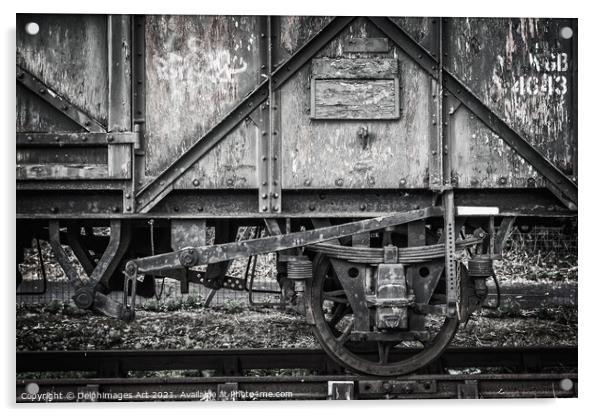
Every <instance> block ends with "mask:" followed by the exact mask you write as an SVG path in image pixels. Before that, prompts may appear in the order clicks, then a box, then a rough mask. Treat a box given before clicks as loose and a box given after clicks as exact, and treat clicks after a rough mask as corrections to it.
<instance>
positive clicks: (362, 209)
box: [360, 203, 366, 211]
mask: <svg viewBox="0 0 602 417" xmlns="http://www.w3.org/2000/svg"><path fill="white" fill-rule="evenodd" d="M360 210H361V211H364V210H366V205H365V204H363V203H362V204H360Z"/></svg>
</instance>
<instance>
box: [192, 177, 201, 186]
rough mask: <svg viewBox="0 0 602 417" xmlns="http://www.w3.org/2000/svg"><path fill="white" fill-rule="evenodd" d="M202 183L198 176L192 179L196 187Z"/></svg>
mask: <svg viewBox="0 0 602 417" xmlns="http://www.w3.org/2000/svg"><path fill="white" fill-rule="evenodd" d="M200 183H201V182H200V181H199V180H197V179H196V178H195V179H193V180H192V185H194V186H195V187H198V186H199V184H200Z"/></svg>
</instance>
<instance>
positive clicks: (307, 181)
mask: <svg viewBox="0 0 602 417" xmlns="http://www.w3.org/2000/svg"><path fill="white" fill-rule="evenodd" d="M303 184H305V185H306V186H307V187H309V186H310V185H311V180H310V179H306V180H305V181H303Z"/></svg>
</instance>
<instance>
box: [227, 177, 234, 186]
mask: <svg viewBox="0 0 602 417" xmlns="http://www.w3.org/2000/svg"><path fill="white" fill-rule="evenodd" d="M226 184H228V185H229V186H232V185H234V180H233V179H232V178H229V179H228V180H227V181H226Z"/></svg>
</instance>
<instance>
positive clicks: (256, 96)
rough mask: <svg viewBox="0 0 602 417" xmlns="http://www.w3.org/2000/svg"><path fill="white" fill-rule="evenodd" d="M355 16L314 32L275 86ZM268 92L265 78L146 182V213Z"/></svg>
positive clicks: (278, 73) (140, 202) (276, 75)
mask: <svg viewBox="0 0 602 417" xmlns="http://www.w3.org/2000/svg"><path fill="white" fill-rule="evenodd" d="M354 19H355V17H335V18H334V19H332V20H331V21H330V22H329V23H328V24H327V25H326V26H325V27H324V28H323V29H322V30H321V31H320V32H318V33H317V34H316V35H315V36H313V37H312V38H311V39H310V40H309V41H307V42H306V43H305V45H303V46H302V47H301V48H300V49H299V50H298V51H297V52H295V53H294V54H293V55H292V56H291V57H290V58H288V59H287V60H286V61H285V62H284V63H282V64H281V65H280V66H279V67H278V68H276V69H275V70H274V71H273V72H272V73H271V74H270V77H269V78H271V81H272V89H273V90H274V89H278V88H280V87H282V85H284V83H285V82H286V81H287V80H289V79H290V78H291V77H292V76H293V75H295V74H296V73H297V71H299V70H300V69H301V67H303V66H304V65H305V64H307V63H308V62H309V60H310V59H311V57H312V56H314V55H315V54H316V53H318V51H320V49H322V48H323V47H324V46H326V45H327V44H328V42H330V41H331V40H332V39H334V37H335V36H336V35H338V34H339V33H340V32H341V31H342V30H343V29H344V28H345V27H347V26H348V25H349V24H350V23H351V22H352V21H353V20H354ZM268 94H269V79H268V80H265V81H264V82H262V83H261V84H260V85H259V86H257V87H256V88H255V90H253V91H252V92H251V93H250V94H249V95H247V96H246V97H245V98H244V99H243V100H242V101H241V102H240V103H239V104H238V105H236V107H234V109H233V110H232V111H231V112H230V113H228V114H227V115H226V116H225V117H224V118H223V119H222V120H220V121H219V122H218V123H217V124H216V125H215V126H214V127H213V128H212V129H210V130H209V131H208V132H207V133H206V134H205V135H204V136H203V137H202V138H200V139H199V140H198V141H197V142H195V143H194V144H193V145H192V146H191V147H190V148H189V149H188V150H187V151H185V152H184V154H182V156H180V157H179V158H178V159H177V160H176V161H174V162H173V163H172V164H171V165H170V166H169V167H168V168H167V169H165V171H163V172H162V173H161V174H159V175H158V176H157V178H155V179H154V180H153V181H151V182H150V183H149V184H147V185H146V186H145V187H144V188H142V189H141V190H140V192H139V193H138V194H137V196H136V202H137V206H138V210H139V211H140V212H141V213H147V212H148V211H149V210H151V209H152V208H153V207H154V206H155V205H156V204H157V203H158V202H159V201H160V200H161V199H162V198H163V197H164V196H166V195H167V194H168V193H169V192H170V191H171V190H172V189H173V184H174V182H175V181H176V180H177V179H178V178H179V177H180V176H181V175H182V174H183V173H184V172H186V170H187V169H189V168H190V167H191V166H192V165H193V164H194V163H195V162H196V161H198V160H199V159H200V158H201V157H202V156H203V155H205V154H206V153H207V152H208V151H209V150H210V149H211V148H213V147H214V146H215V145H216V144H217V143H219V142H220V141H221V140H222V139H223V138H224V137H225V136H226V135H227V134H228V133H230V132H231V131H232V130H233V129H234V128H235V127H236V126H237V125H238V124H239V123H241V122H242V121H243V120H244V119H245V118H247V117H248V116H249V115H250V114H251V113H252V112H253V111H254V110H255V109H256V108H257V107H258V106H259V105H260V104H261V103H263V102H264V101H265V100H266V99H267V98H268Z"/></svg>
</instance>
